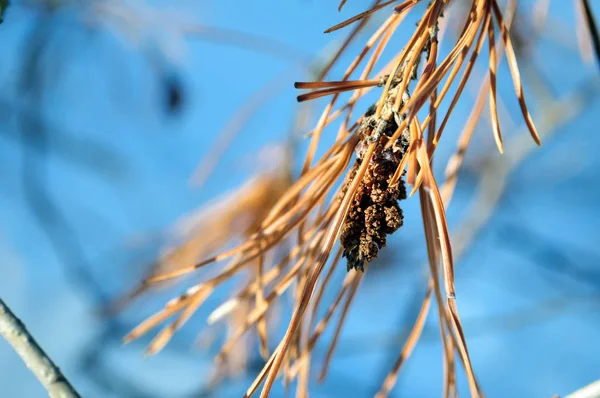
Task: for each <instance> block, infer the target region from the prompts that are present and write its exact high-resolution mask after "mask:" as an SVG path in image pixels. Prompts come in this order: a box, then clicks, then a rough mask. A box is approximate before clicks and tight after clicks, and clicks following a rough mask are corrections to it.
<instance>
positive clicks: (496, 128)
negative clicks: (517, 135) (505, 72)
mask: <svg viewBox="0 0 600 398" xmlns="http://www.w3.org/2000/svg"><path fill="white" fill-rule="evenodd" d="M490 11H491V10H490V9H489V8H488V12H490ZM488 44H489V49H490V62H489V64H490V66H489V69H490V120H491V122H492V131H493V132H494V140H495V141H496V145H497V146H498V150H499V151H500V153H503V152H504V145H503V144H502V133H501V132H500V120H499V119H498V104H497V103H496V96H497V90H496V41H495V39H494V26H493V25H492V24H490V25H489V26H488Z"/></svg>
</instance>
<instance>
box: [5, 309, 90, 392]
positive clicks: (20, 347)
mask: <svg viewBox="0 0 600 398" xmlns="http://www.w3.org/2000/svg"><path fill="white" fill-rule="evenodd" d="M0 335H1V336H2V337H4V338H5V339H6V341H8V342H9V343H10V345H12V346H13V348H14V350H15V351H16V352H17V354H19V356H20V357H21V359H22V360H23V362H25V365H27V367H28V368H29V370H31V371H32V372H33V374H35V376H36V377H37V378H38V380H39V381H40V383H42V386H43V387H44V388H45V389H46V391H47V392H48V395H49V396H50V397H51V398H80V395H79V394H78V393H77V391H75V389H74V388H73V387H72V386H71V384H70V383H69V382H68V380H67V379H66V378H65V376H63V374H62V373H61V372H60V369H58V367H57V366H56V365H55V364H54V363H53V362H52V360H51V359H50V358H49V357H48V356H47V355H46V353H45V352H44V350H42V348H41V347H40V346H39V345H38V343H37V342H36V341H35V340H34V339H33V337H32V336H31V335H30V334H29V332H27V329H26V328H25V325H23V322H21V321H20V320H19V318H17V317H16V316H15V314H13V313H12V311H11V310H10V308H8V306H7V305H6V304H5V303H4V301H2V299H0Z"/></svg>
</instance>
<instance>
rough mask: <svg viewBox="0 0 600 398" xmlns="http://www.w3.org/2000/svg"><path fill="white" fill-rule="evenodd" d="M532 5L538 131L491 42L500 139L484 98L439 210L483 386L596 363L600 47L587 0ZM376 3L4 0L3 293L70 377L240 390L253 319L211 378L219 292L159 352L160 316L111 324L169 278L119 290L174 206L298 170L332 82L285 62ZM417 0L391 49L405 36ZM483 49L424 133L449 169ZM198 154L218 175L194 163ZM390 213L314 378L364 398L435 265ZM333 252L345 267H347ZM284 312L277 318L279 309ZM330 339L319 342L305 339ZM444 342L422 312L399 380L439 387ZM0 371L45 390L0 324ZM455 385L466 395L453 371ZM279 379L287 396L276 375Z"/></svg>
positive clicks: (524, 382)
mask: <svg viewBox="0 0 600 398" xmlns="http://www.w3.org/2000/svg"><path fill="white" fill-rule="evenodd" d="M466 3H468V2H465V1H462V2H460V1H459V2H457V4H456V5H455V6H454V12H455V14H452V13H449V16H448V27H447V29H446V31H445V33H444V34H445V39H444V40H445V41H443V42H442V43H443V45H442V51H444V49H445V51H448V50H449V49H450V48H451V47H450V43H452V40H453V37H456V33H457V32H456V30H457V29H459V26H458V25H459V24H460V23H461V22H460V21H462V18H461V17H459V15H460V10H462V7H464V5H465V4H466ZM545 3H547V2H546V1H535V2H534V1H525V0H523V1H520V2H519V9H518V12H517V15H516V17H515V22H514V23H513V26H515V29H514V30H513V33H512V34H513V39H514V40H515V43H516V44H518V46H517V51H518V56H519V58H518V59H519V62H520V67H521V73H522V76H523V79H524V81H525V92H526V96H527V99H528V103H529V105H530V107H531V109H532V111H533V118H534V120H535V122H536V124H537V126H538V129H539V131H540V134H541V135H542V142H543V145H542V147H541V148H537V147H534V145H533V143H532V142H531V139H530V137H529V136H528V133H527V130H526V129H525V128H524V126H523V123H522V117H521V115H520V113H519V108H518V103H517V101H516V99H515V97H514V88H513V86H512V82H511V78H510V74H509V72H508V68H507V65H506V61H503V63H502V66H501V68H500V70H499V80H498V84H499V88H498V92H499V94H500V96H501V98H502V99H503V102H502V113H503V114H501V115H500V118H501V123H502V125H503V132H504V134H505V154H504V155H500V154H499V153H498V151H497V149H496V147H495V144H494V140H493V136H492V133H491V129H490V127H489V126H490V125H489V122H488V120H487V117H488V114H489V111H487V109H486V110H484V112H483V115H484V117H483V118H482V120H481V121H480V122H479V124H478V127H477V129H478V130H477V132H476V135H475V139H474V142H473V144H472V145H471V147H470V148H469V151H468V153H467V158H466V164H465V169H464V173H463V174H462V176H461V177H460V179H459V183H458V187H457V192H456V194H455V197H454V199H453V200H452V204H451V206H450V208H449V209H448V219H449V223H450V228H451V234H452V238H453V239H454V252H455V257H456V278H457V279H456V285H457V300H458V305H459V310H460V313H461V317H462V320H463V324H464V328H465V332H466V337H467V341H468V343H469V349H470V354H471V357H472V360H473V364H474V368H475V370H476V372H477V375H478V377H479V380H480V382H481V385H482V387H483V389H484V391H485V392H486V394H487V395H488V396H489V397H507V396H508V397H550V396H552V395H554V394H560V395H561V396H562V395H566V394H567V393H570V392H572V391H574V390H576V389H578V388H580V387H582V386H584V385H586V384H588V383H590V382H592V381H594V380H597V379H600V339H599V338H598V336H599V333H598V328H599V327H600V311H598V309H599V306H600V248H599V243H600V211H598V203H599V202H600V184H598V181H599V178H600V157H599V156H598V155H597V154H596V153H595V146H596V145H599V146H600V136H598V134H597V133H596V132H597V123H598V122H599V121H600V119H599V116H598V115H600V101H598V99H599V97H600V84H599V81H598V67H599V66H598V64H597V63H596V60H595V58H594V56H593V51H592V50H591V48H590V42H589V39H588V38H587V35H588V33H587V32H586V31H585V30H584V29H581V27H582V26H583V25H582V24H581V17H580V14H579V13H578V11H577V4H578V3H579V2H578V1H554V2H552V3H551V4H550V7H549V8H548V13H547V15H546V16H545V15H544V13H545V10H546V8H545ZM592 3H593V4H592V5H593V6H594V8H595V9H594V12H595V13H596V15H600V5H599V4H598V3H594V2H592ZM369 4H370V3H369V2H364V1H349V2H348V4H347V5H346V6H345V7H344V9H343V10H342V12H341V13H338V11H337V5H338V2H335V1H307V0H292V1H285V2H266V1H253V2H234V1H197V2H184V1H149V2H144V1H141V0H138V1H67V0H63V1H60V0H45V1H42V0H34V1H22V2H12V4H11V5H10V6H9V7H8V8H7V9H6V11H5V14H4V22H3V23H2V24H1V25H0V88H1V89H0V261H1V265H0V267H1V270H2V274H1V275H2V276H1V277H0V297H2V299H3V300H4V301H5V302H6V303H7V304H8V305H9V306H11V308H12V309H13V311H14V312H15V313H16V314H17V315H19V316H20V318H21V319H22V320H23V322H24V323H25V324H26V325H27V327H28V329H29V330H30V332H31V333H32V334H33V336H34V337H35V338H36V339H37V340H38V342H39V343H40V345H41V346H42V347H44V349H45V350H46V352H47V353H48V354H49V355H50V356H51V357H52V358H53V359H54V361H55V362H56V363H57V364H58V365H59V366H60V367H61V369H62V370H63V372H64V373H65V375H66V376H67V377H68V378H69V380H70V381H71V382H72V383H73V384H74V385H75V387H76V388H77V389H78V390H79V392H80V393H81V394H82V396H84V397H149V398H150V397H199V396H206V397H208V396H211V397H212V396H214V397H239V396H241V395H242V394H243V392H244V391H245V390H246V388H247V386H248V385H249V383H250V382H251V381H252V380H253V379H254V377H255V375H256V374H257V373H258V372H259V370H260V369H261V368H262V365H263V361H262V359H260V356H259V355H258V348H257V343H256V339H255V338H254V339H253V338H252V336H251V338H250V339H249V341H250V343H251V346H252V347H253V349H250V350H249V357H248V358H247V361H246V366H247V368H246V370H245V371H242V372H238V373H236V375H235V377H232V378H231V379H228V381H227V382H226V383H217V384H216V385H211V383H209V376H210V374H211V369H212V366H213V360H212V356H213V355H214V354H215V353H216V352H218V347H217V346H215V345H214V344H213V343H211V341H212V340H215V341H217V342H218V341H219V339H222V336H220V335H221V334H222V332H223V330H222V329H219V328H218V327H217V328H213V329H214V330H215V335H214V336H213V335H210V333H209V334H208V335H207V334H203V335H202V336H203V338H201V339H198V334H199V333H200V332H201V331H204V330H205V329H207V325H206V316H207V315H208V314H209V313H210V310H211V309H214V308H215V307H216V306H217V305H218V304H219V302H220V301H222V300H223V298H224V297H225V296H223V295H221V296H219V293H217V294H216V295H215V298H214V299H211V300H209V301H208V302H207V304H206V307H207V309H201V310H200V311H199V312H198V313H197V314H196V315H195V316H194V317H193V318H192V320H191V321H190V322H189V323H188V324H187V325H186V326H185V327H184V328H183V329H182V330H181V331H180V332H178V334H176V336H175V338H174V339H173V341H172V342H170V343H169V344H168V345H167V346H166V347H165V349H164V350H163V351H162V352H161V353H159V354H158V355H156V356H153V357H150V358H144V355H143V353H144V349H145V347H146V345H147V344H148V342H149V341H150V338H151V337H152V334H150V335H149V336H148V337H143V338H141V339H140V340H139V341H134V342H132V343H131V344H129V345H126V346H123V345H121V339H122V337H123V336H124V335H125V334H126V333H127V332H129V331H130V330H131V329H132V328H133V327H134V326H135V325H136V324H138V323H139V322H140V321H141V320H143V319H144V318H145V317H147V316H149V315H151V314H152V313H154V312H155V311H157V310H158V309H160V308H161V307H162V306H163V305H164V303H165V302H166V299H168V298H170V297H173V296H174V294H175V293H177V292H178V291H175V293H174V292H173V291H164V292H159V293H157V294H150V295H147V296H145V297H144V298H143V299H141V300H137V301H135V302H134V303H133V304H131V305H128V306H127V307H126V308H123V309H122V310H119V311H116V310H115V309H114V307H115V303H119V300H120V299H121V298H122V297H124V295H126V294H127V292H129V291H131V289H133V288H135V286H136V283H139V282H140V281H141V279H142V278H143V277H144V276H145V275H147V273H148V272H149V270H150V269H151V268H152V267H153V266H154V265H155V264H156V259H157V258H159V257H160V256H161V255H162V253H163V252H164V250H165V248H168V247H170V245H173V244H176V243H173V241H175V242H176V241H177V239H178V238H177V234H178V232H177V231H180V230H181V228H183V229H185V228H184V227H181V226H180V224H177V221H178V220H183V221H184V222H185V220H187V219H188V218H191V217H192V216H191V215H190V214H191V212H194V211H196V210H197V209H205V210H206V209H211V208H212V207H210V206H215V204H218V203H220V202H222V201H224V200H226V199H227V198H230V197H231V195H230V196H227V195H228V192H232V190H234V191H233V192H234V193H235V192H237V194H239V191H235V190H236V189H239V187H240V186H242V184H244V182H245V181H247V180H248V178H250V177H252V176H255V175H257V174H259V173H264V172H267V171H269V170H273V169H277V168H278V167H281V164H282V162H284V163H286V165H287V164H288V163H289V164H291V167H292V172H293V174H294V175H297V174H298V172H299V170H300V167H301V165H302V160H303V155H304V153H305V151H306V146H307V140H306V139H304V138H303V134H305V133H306V132H308V131H310V129H312V127H313V126H314V124H315V123H316V120H317V117H318V115H319V111H320V109H321V108H320V105H322V104H323V103H324V102H320V101H315V103H313V104H310V105H309V106H306V107H301V106H300V105H299V104H298V103H297V102H296V95H297V94H298V93H297V92H296V91H295V90H294V88H293V82H294V81H297V80H300V81H308V80H312V79H314V78H315V74H316V73H318V70H319V68H320V67H322V66H323V65H324V64H326V63H327V60H328V59H329V58H328V57H330V56H331V54H333V53H334V52H335V51H336V48H337V47H339V45H340V43H341V40H343V39H344V38H345V35H346V34H347V30H341V31H338V32H335V33H332V34H328V35H325V34H323V33H322V32H323V31H324V30H325V29H327V28H328V27H330V26H332V25H334V24H336V23H338V22H340V21H342V20H344V19H347V18H349V17H351V16H353V15H355V14H357V13H359V12H361V11H363V10H364V9H366V8H367V7H368V6H369ZM423 6H424V5H423ZM419 10H421V9H419ZM388 12H389V11H388V10H387V9H386V10H385V11H382V12H381V13H379V14H376V15H375V16H374V18H373V19H372V20H371V22H370V24H369V26H367V28H366V29H365V31H364V33H362V34H361V35H359V37H358V38H357V39H356V40H355V43H354V47H353V48H355V51H354V53H353V52H352V49H350V50H349V51H348V52H347V53H346V54H345V55H344V56H343V57H342V59H341V60H340V61H339V62H338V63H337V64H336V66H334V67H333V69H332V71H331V72H330V73H329V75H328V80H336V79H338V78H339V77H340V76H341V75H342V74H343V72H344V70H345V68H346V65H347V64H348V63H349V62H351V60H352V59H353V58H354V55H355V54H356V49H360V48H361V46H362V44H363V43H364V41H365V40H366V39H367V38H368V37H369V36H368V35H369V33H370V32H373V31H374V30H375V29H376V28H377V26H378V23H379V22H381V21H382V19H383V18H385V17H386V16H387V15H388V14H387V13H388ZM463 12H464V10H463ZM418 15H419V12H418V11H417V12H414V13H413V14H412V15H411V17H409V18H408V20H407V21H406V22H405V23H404V24H403V26H402V27H401V28H400V30H399V31H400V32H402V35H403V36H401V37H400V36H399V37H398V38H397V41H392V44H390V47H394V45H396V47H395V49H396V50H397V49H398V48H400V47H398V46H402V43H404V42H405V40H406V37H408V36H407V35H408V33H409V32H410V29H411V28H412V27H413V26H414V22H416V21H417V17H418ZM411 18H412V19H411ZM453 18H454V19H453ZM453 21H454V22H453ZM457 21H458V22H457ZM395 40H396V39H395ZM444 43H445V44H444ZM444 46H445V47H444ZM383 59H384V60H386V61H387V60H388V59H389V58H388V59H386V58H385V56H384V57H383ZM486 65H487V64H486V61H483V62H481V63H480V65H479V68H478V69H476V71H475V72H474V75H475V76H474V79H473V84H471V85H469V86H467V93H466V95H465V96H464V97H463V100H462V101H461V103H460V104H459V106H458V107H457V110H456V111H455V113H454V116H453V117H452V118H451V121H450V125H449V128H448V129H447V131H448V133H446V135H447V136H446V137H444V139H443V140H442V144H441V147H440V149H439V150H438V152H436V162H437V163H436V165H435V167H436V171H438V176H439V177H438V180H439V181H440V182H441V181H442V180H443V175H444V174H443V173H444V168H445V164H446V162H447V160H448V158H449V156H450V155H451V154H452V152H453V151H455V149H456V138H457V137H458V135H459V134H460V131H461V129H462V128H463V126H464V124H465V122H466V120H467V118H468V115H469V112H470V111H471V108H472V107H473V101H474V98H475V95H476V93H477V91H478V87H479V82H480V81H481V79H482V78H483V77H484V76H485V73H487V72H486V69H485V67H486ZM376 69H377V68H376ZM374 95H377V94H376V93H374ZM374 98H376V97H374V96H371V97H368V100H367V102H368V101H373V100H374ZM367 102H365V107H364V109H365V110H366V107H367V106H368V105H369V104H368V103H367ZM359 109H360V108H359ZM326 131H327V130H326ZM444 140H446V141H444ZM228 141H230V142H229V143H228ZM290 144H291V145H290ZM289 148H292V154H291V158H290V157H289V156H290V152H289V151H287V152H286V151H285V149H289ZM221 149H223V151H222V152H221ZM437 153H439V155H437ZM215 154H218V155H219V156H215ZM286 156H287V157H286ZM215 158H218V163H215V164H214V168H211V166H210V165H212V164H213V163H214V162H212V161H213V160H214V159H215ZM202 162H204V163H202ZM200 164H203V165H204V166H202V167H201V170H204V171H206V170H212V172H211V173H210V174H209V173H204V174H199V173H198V172H197V169H198V167H199V165H200ZM223 195H225V196H223ZM215 198H216V199H215ZM223 198H224V199H223ZM403 209H404V213H405V225H404V227H403V228H402V229H401V230H400V231H399V232H398V233H397V234H395V235H394V236H393V237H392V238H391V239H390V242H389V247H388V248H386V250H384V252H383V253H382V256H381V258H380V259H378V261H377V262H376V263H374V264H372V265H371V267H370V270H369V273H368V275H367V277H366V279H365V282H364V283H363V285H362V287H361V289H360V290H359V292H358V296H357V299H356V301H355V303H354V305H353V307H352V310H351V311H350V314H349V316H348V320H347V322H348V323H347V324H346V327H345V329H344V330H343V333H342V336H341V340H340V343H339V347H338V349H337V351H336V353H335V355H334V357H333V362H332V367H331V370H330V372H329V375H328V377H327V379H326V380H325V381H324V382H323V383H321V384H319V383H316V382H315V383H313V389H312V391H311V396H313V397H368V396H372V395H373V394H374V392H376V391H377V390H378V388H379V385H380V384H381V382H382V380H383V378H384V376H385V374H386V373H387V371H388V370H389V369H390V368H391V366H392V364H393V362H394V361H395V358H396V356H397V354H398V352H399V351H400V349H401V347H402V343H403V341H404V339H405V338H406V335H407V333H408V331H409V330H410V327H411V325H412V322H413V321H414V318H415V317H416V314H417V313H418V310H419V307H420V303H421V300H422V297H423V294H424V292H425V290H426V275H427V274H426V273H427V270H428V268H427V267H426V266H425V260H426V251H425V245H424V239H423V230H422V226H421V220H420V210H419V205H418V200H417V198H416V197H413V198H409V199H408V200H407V201H406V202H405V203H404V204H403ZM203 217H204V218H203ZM206 219H207V216H206V215H205V216H201V217H200V218H199V219H198V220H199V221H198V220H197V221H196V222H199V223H200V224H201V223H202V222H203V221H202V220H206ZM237 238H240V236H238V237H237ZM237 238H236V237H235V236H232V241H234V240H235V239H237ZM227 244H232V243H231V242H229V243H227ZM342 268H343V267H342ZM338 271H340V272H338V273H336V275H335V277H336V278H339V279H340V280H341V279H342V278H343V275H344V273H345V270H344V269H340V270H338ZM333 293H334V292H332V295H333ZM332 297H333V296H332ZM219 299H220V301H219ZM117 305H118V304H117ZM278 311H280V316H281V328H283V327H284V326H285V325H287V320H288V319H289V314H290V307H289V306H286V305H283V306H282V307H281V308H280V309H279V310H278ZM281 328H280V329H281ZM213 329H211V330H213ZM283 330H284V329H281V331H283ZM331 334H332V330H329V331H328V332H327V333H326V336H325V340H326V339H327V337H328V336H329V337H330V336H331ZM211 339H212V340H211ZM272 340H273V341H272V342H271V343H272V344H275V342H276V341H275V339H272ZM207 341H208V343H207ZM273 348H274V346H273V347H271V349H273ZM325 349H326V346H325V345H324V344H323V347H317V349H316V355H317V356H315V358H318V355H321V356H322V355H323V354H324V351H325ZM441 359H442V347H441V343H440V338H439V331H438V320H437V315H436V313H435V311H432V314H431V315H430V317H429V319H428V322H427V324H426V327H425V330H424V333H423V338H422V340H421V341H420V342H419V344H418V345H417V348H416V350H415V352H414V354H413V356H412V357H411V359H410V360H409V361H408V362H407V363H406V365H405V368H404V370H403V372H402V373H401V374H400V377H399V380H398V384H397V385H396V388H395V389H394V391H393V393H392V396H394V397H436V396H440V395H441V387H442V382H441V380H442V361H441ZM316 367H318V366H316ZM461 376H462V375H461ZM0 391H2V393H1V394H0V395H2V396H4V397H42V396H44V395H45V392H44V390H43V389H42V387H41V386H40V385H39V384H38V383H37V380H35V378H34V377H33V375H32V374H31V373H30V372H29V370H28V369H27V368H26V367H25V366H24V364H23V363H22V362H21V361H20V359H19V358H18V356H17V355H16V354H15V353H14V352H13V351H12V349H11V347H10V346H9V345H8V344H5V343H4V342H2V343H0ZM459 391H461V392H463V394H465V393H466V382H465V380H464V378H463V377H461V380H460V381H459ZM273 396H284V390H283V388H282V387H281V386H279V385H277V387H276V388H275V389H274V391H273Z"/></svg>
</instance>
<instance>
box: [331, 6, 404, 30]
mask: <svg viewBox="0 0 600 398" xmlns="http://www.w3.org/2000/svg"><path fill="white" fill-rule="evenodd" d="M397 1H398V0H389V1H386V2H384V3H381V4H379V5H376V6H374V7H372V8H370V9H369V10H367V11H364V12H361V13H360V14H357V15H355V16H353V17H352V18H350V19H347V20H345V21H344V22H341V23H339V24H337V25H335V26H332V27H331V28H329V29H327V30H325V32H324V33H331V32H334V31H336V30H338V29H342V28H344V27H346V26H348V25H350V24H352V23H354V22H356V21H360V20H361V19H363V18H365V17H367V16H369V15H371V14H373V13H374V12H377V11H379V10H381V9H382V8H385V7H387V6H389V5H390V4H392V3H395V2H397Z"/></svg>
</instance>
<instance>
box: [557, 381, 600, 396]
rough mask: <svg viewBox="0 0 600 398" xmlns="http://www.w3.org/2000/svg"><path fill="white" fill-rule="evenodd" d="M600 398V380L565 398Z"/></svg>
mask: <svg viewBox="0 0 600 398" xmlns="http://www.w3.org/2000/svg"><path fill="white" fill-rule="evenodd" d="M598 397H600V380H597V381H595V382H593V383H590V384H588V385H587V386H585V387H583V388H580V389H579V390H577V391H575V392H573V393H571V394H569V395H567V396H566V397H564V398H598Z"/></svg>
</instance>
